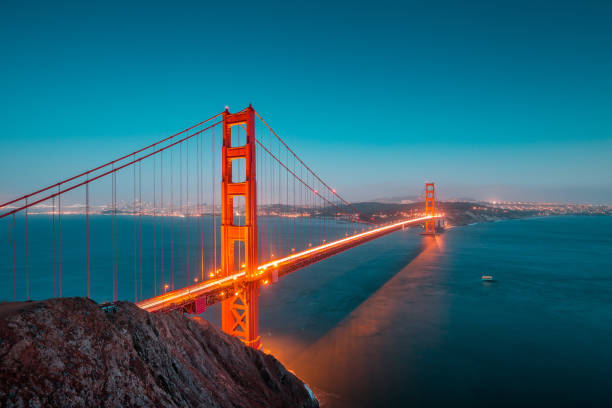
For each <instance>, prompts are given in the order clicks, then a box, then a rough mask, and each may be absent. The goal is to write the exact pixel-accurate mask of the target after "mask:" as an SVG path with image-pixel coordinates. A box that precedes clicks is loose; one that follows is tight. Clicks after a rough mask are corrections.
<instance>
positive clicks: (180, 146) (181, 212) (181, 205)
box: [179, 143, 185, 273]
mask: <svg viewBox="0 0 612 408" xmlns="http://www.w3.org/2000/svg"><path fill="white" fill-rule="evenodd" d="M179 215H180V218H179V222H180V225H179V268H180V270H179V272H180V273H183V271H184V269H183V232H184V227H185V219H184V218H183V215H184V211H183V144H182V143H181V144H180V145H179Z"/></svg>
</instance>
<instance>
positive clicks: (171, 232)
mask: <svg viewBox="0 0 612 408" xmlns="http://www.w3.org/2000/svg"><path fill="white" fill-rule="evenodd" d="M173 156H174V154H173V152H172V150H170V248H171V251H170V270H171V280H170V283H171V285H172V286H170V287H171V289H172V290H174V157H173Z"/></svg>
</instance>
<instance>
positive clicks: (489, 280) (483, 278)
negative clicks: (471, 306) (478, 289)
mask: <svg viewBox="0 0 612 408" xmlns="http://www.w3.org/2000/svg"><path fill="white" fill-rule="evenodd" d="M482 280H483V281H486V282H493V276H491V275H482Z"/></svg>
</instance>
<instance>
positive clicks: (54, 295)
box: [52, 197, 56, 297]
mask: <svg viewBox="0 0 612 408" xmlns="http://www.w3.org/2000/svg"><path fill="white" fill-rule="evenodd" d="M52 202H53V239H52V241H53V242H52V243H53V297H56V289H55V197H53V201H52Z"/></svg>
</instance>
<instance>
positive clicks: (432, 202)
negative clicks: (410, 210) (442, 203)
mask: <svg viewBox="0 0 612 408" xmlns="http://www.w3.org/2000/svg"><path fill="white" fill-rule="evenodd" d="M425 215H426V216H429V215H431V216H434V215H436V198H435V187H434V183H425ZM435 234H436V222H435V221H434V220H430V221H425V231H424V232H423V235H435Z"/></svg>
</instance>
